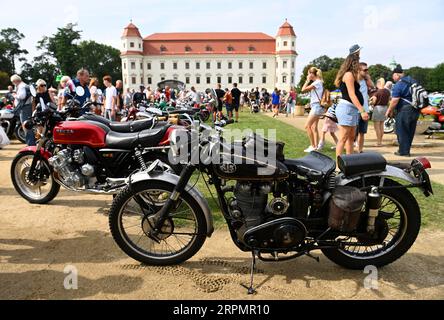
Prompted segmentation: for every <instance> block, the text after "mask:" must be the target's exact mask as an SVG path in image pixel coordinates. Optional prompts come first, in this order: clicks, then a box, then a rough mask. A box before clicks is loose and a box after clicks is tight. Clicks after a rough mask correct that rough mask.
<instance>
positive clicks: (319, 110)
mask: <svg viewBox="0 0 444 320" xmlns="http://www.w3.org/2000/svg"><path fill="white" fill-rule="evenodd" d="M324 113H325V110H324V108H323V107H322V106H321V105H320V104H319V103H314V104H312V105H311V111H310V115H311V116H316V117H320V116H323V115H324Z"/></svg>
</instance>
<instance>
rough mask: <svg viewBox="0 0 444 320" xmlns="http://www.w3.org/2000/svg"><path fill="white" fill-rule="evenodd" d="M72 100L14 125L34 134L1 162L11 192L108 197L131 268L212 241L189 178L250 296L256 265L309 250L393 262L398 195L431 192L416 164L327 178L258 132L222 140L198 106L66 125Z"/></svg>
mask: <svg viewBox="0 0 444 320" xmlns="http://www.w3.org/2000/svg"><path fill="white" fill-rule="evenodd" d="M76 94H77V95H78V96H81V95H82V90H81V88H78V90H76ZM75 100H76V97H75V96H74V97H72V99H71V101H70V102H69V103H68V107H67V108H66V110H64V111H62V112H60V111H57V108H56V106H54V105H51V104H49V105H47V106H38V107H37V110H36V112H35V113H34V115H33V118H32V120H31V121H30V122H28V123H26V128H27V129H32V128H35V129H36V131H37V132H39V135H40V137H39V141H38V145H37V146H36V147H27V148H24V149H23V150H21V151H20V152H19V154H18V155H17V156H16V158H15V159H14V161H13V163H12V166H11V178H12V181H13V184H14V187H15V189H16V191H17V192H18V193H19V194H20V195H21V196H22V197H23V198H24V199H26V200H27V201H29V202H31V203H37V204H46V203H49V202H50V201H51V200H53V199H54V198H55V197H56V196H57V194H58V192H59V190H60V186H62V187H64V188H66V189H68V190H71V191H75V192H83V193H95V194H96V193H101V194H110V195H114V196H115V198H114V201H113V204H112V207H111V210H110V214H109V224H110V230H111V233H112V235H113V238H114V240H115V241H116V243H117V245H118V246H119V247H120V248H121V249H122V250H123V251H124V252H125V253H126V254H128V255H129V256H130V257H132V258H133V259H135V260H137V261H140V262H141V263H144V264H149V265H155V266H165V265H175V264H180V263H183V262H185V261H187V260H189V259H190V258H191V257H193V256H194V255H195V254H196V253H197V252H198V251H199V250H200V249H201V248H202V246H203V245H204V242H205V241H206V239H207V238H209V237H211V235H212V234H213V231H214V226H213V212H212V211H211V209H210V207H209V205H208V202H207V200H206V198H205V197H204V196H203V195H202V192H201V191H200V190H198V188H197V187H196V186H195V185H194V186H193V185H191V183H190V180H191V178H192V177H196V175H199V177H200V179H203V181H204V182H205V184H206V185H207V187H208V188H210V186H211V187H212V189H213V190H215V191H216V198H217V202H218V205H219V208H220V210H221V212H222V214H223V217H224V218H225V220H226V223H227V226H228V229H229V232H230V235H231V238H232V240H233V242H234V244H235V245H236V246H237V247H238V248H239V249H240V250H241V251H244V252H251V253H252V264H251V284H250V287H249V290H248V293H250V294H252V293H254V292H255V290H254V286H253V275H254V271H255V266H256V259H260V260H262V261H266V262H279V261H286V260H290V259H295V258H298V257H301V256H308V257H312V258H314V259H318V258H315V257H314V256H313V255H312V252H314V251H318V250H320V251H322V253H323V254H324V255H325V256H326V257H327V258H328V259H330V260H332V261H333V262H335V263H337V264H338V265H341V266H343V267H345V268H349V269H363V268H365V267H366V266H368V265H374V266H377V267H382V266H385V265H387V264H390V263H392V262H394V261H396V260H397V259H399V258H400V257H402V256H403V255H404V254H405V253H406V252H407V251H408V250H409V249H410V248H411V246H412V245H413V243H414V242H415V240H416V238H417V235H418V232H419V229H420V225H421V211H420V208H419V206H418V202H417V200H416V199H415V197H414V196H413V195H412V194H411V193H410V191H408V189H409V188H418V189H420V190H422V192H423V193H424V195H425V196H426V197H428V196H430V195H432V194H433V190H432V186H431V183H430V179H429V176H428V173H427V169H430V168H431V165H430V163H429V162H428V160H427V159H425V158H419V159H415V160H414V161H413V162H412V163H411V165H408V166H394V165H390V164H388V163H387V162H386V160H385V159H384V158H383V157H382V156H381V155H379V154H373V153H367V154H359V155H352V156H342V157H340V158H339V159H338V166H339V171H338V172H337V169H336V162H335V161H334V160H332V159H330V158H329V157H327V156H325V155H322V154H320V153H317V152H312V153H311V154H309V155H308V156H306V157H305V158H302V159H287V158H286V157H285V153H284V146H285V145H284V144H283V143H276V142H273V141H268V140H267V139H265V138H263V137H261V136H258V135H254V134H253V135H249V136H246V137H244V138H243V140H242V141H226V140H225V139H224V135H223V133H224V129H222V128H220V127H213V128H212V127H210V126H208V125H205V124H204V123H203V122H202V121H201V120H204V119H202V118H201V115H202V113H201V112H202V110H203V109H202V108H199V110H200V111H197V110H195V113H191V112H189V109H190V108H181V107H180V106H178V105H176V106H175V107H174V110H173V109H170V110H161V109H160V108H159V107H157V108H154V106H152V105H146V106H145V109H142V108H141V107H142V106H139V110H130V112H129V114H128V115H127V119H125V120H127V121H126V122H120V123H114V122H110V121H107V120H106V119H104V118H102V117H100V116H97V115H95V114H92V113H85V114H84V115H81V116H78V117H76V116H77V115H78V114H77V113H78V112H79V111H81V110H82V108H83V109H88V108H89V107H90V106H91V105H92V103H90V102H89V103H87V104H86V105H85V106H79V105H78V104H77V103H76V101H75ZM80 113H82V112H80ZM196 114H197V116H196ZM196 154H198V155H199V156H198V157H197V159H198V160H197V161H196V157H195V155H196ZM203 155H207V157H205V156H203ZM170 159H173V160H176V159H181V160H182V161H180V162H177V161H170ZM209 159H219V160H220V161H208V160H209ZM270 159H272V160H273V161H271V160H270ZM97 245H100V244H97Z"/></svg>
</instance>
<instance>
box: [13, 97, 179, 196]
mask: <svg viewBox="0 0 444 320" xmlns="http://www.w3.org/2000/svg"><path fill="white" fill-rule="evenodd" d="M68 112H69V111H68ZM65 119H66V115H65V114H64V113H63V112H62V113H61V112H58V111H57V107H56V106H55V105H51V104H49V105H48V107H46V108H45V110H41V108H40V107H39V108H38V109H37V111H36V112H35V113H34V115H33V119H32V120H31V121H29V122H28V123H26V124H25V125H26V127H27V129H30V128H32V127H34V126H38V127H39V128H40V131H41V133H40V136H41V137H40V140H39V142H38V145H37V146H36V147H27V148H24V149H22V150H21V151H20V152H19V154H18V155H17V156H16V157H15V159H14V161H13V162H12V166H11V178H12V182H13V184H14V188H15V189H16V191H17V192H18V193H19V194H20V195H21V196H22V197H23V198H24V199H26V200H27V201H29V202H30V203H37V204H45V203H48V202H50V201H51V200H53V199H54V198H55V197H56V196H57V194H58V193H59V190H60V186H63V187H65V188H66V189H68V190H71V191H76V192H86V193H101V194H115V193H117V192H118V191H119V190H120V189H121V188H122V187H124V186H125V183H124V182H125V178H127V177H128V176H129V175H130V174H132V173H134V172H135V171H137V170H140V169H144V170H146V169H147V168H148V167H149V165H150V164H151V163H153V162H155V161H156V160H160V161H162V163H164V164H165V165H164V169H165V170H166V171H175V172H176V173H177V172H180V169H181V168H179V167H178V166H173V165H171V166H168V164H169V161H168V153H167V150H169V148H170V147H169V144H170V140H169V137H170V134H171V133H172V131H173V130H174V128H175V127H174V126H172V125H171V124H166V123H160V124H158V125H156V124H155V123H153V125H152V127H153V129H149V130H141V128H142V127H143V123H141V124H142V125H134V123H125V124H121V125H120V127H119V128H114V129H116V130H120V131H121V132H115V131H112V128H113V127H114V126H116V125H117V126H119V124H115V125H113V124H112V123H101V122H97V121H90V120H88V119H83V120H75V121H65ZM91 120H94V119H91ZM152 121H156V120H155V119H153V120H152ZM145 125H146V124H145ZM123 126H124V127H123ZM135 130H138V131H135ZM129 131H134V132H129Z"/></svg>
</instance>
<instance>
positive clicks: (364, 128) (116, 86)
mask: <svg viewBox="0 0 444 320" xmlns="http://www.w3.org/2000/svg"><path fill="white" fill-rule="evenodd" d="M361 49H362V48H361V47H360V46H358V45H355V46H353V47H352V48H350V52H349V55H348V56H347V58H346V59H345V61H344V63H343V64H342V66H341V68H340V70H339V72H338V74H337V77H336V81H335V85H336V86H337V87H338V88H339V90H340V91H341V99H340V100H339V101H338V103H337V104H335V105H334V107H333V106H332V105H333V104H332V101H331V95H330V92H329V91H328V90H326V89H325V88H324V82H323V75H322V71H321V70H320V69H318V68H316V67H312V68H310V69H309V70H308V74H307V75H306V82H305V83H304V85H303V86H302V88H301V93H307V94H308V95H309V97H310V110H311V111H310V114H309V117H308V120H307V123H306V132H307V135H308V138H309V140H310V146H309V147H308V148H307V149H305V152H307V153H309V152H312V151H321V150H323V148H324V146H325V141H326V135H327V134H330V135H331V136H332V138H333V139H334V141H335V143H336V146H335V149H336V154H337V156H340V155H341V154H342V153H343V152H344V150H345V152H346V153H347V154H352V153H354V152H355V148H356V149H357V150H356V151H357V152H360V153H362V152H363V149H364V141H365V135H366V134H367V132H368V123H369V120H370V115H371V116H372V120H373V123H374V127H375V132H376V137H377V143H376V145H375V147H381V146H382V145H383V136H384V121H385V120H386V119H387V118H388V117H393V116H394V113H395V112H396V121H397V125H396V130H397V131H396V133H397V136H398V141H399V150H398V151H397V152H396V155H398V156H410V149H411V145H412V142H413V137H414V134H415V129H416V122H417V120H418V117H419V112H418V110H416V109H415V108H413V107H412V106H411V103H410V102H411V101H412V96H411V92H410V85H411V84H412V83H415V80H414V79H412V78H410V77H408V76H405V74H404V71H403V70H402V67H401V66H398V67H397V68H396V69H395V70H394V71H393V81H394V82H395V83H396V84H395V85H394V84H393V82H391V81H388V82H386V81H385V79H378V80H377V81H376V85H375V84H374V82H373V81H372V79H371V77H370V75H369V69H368V65H367V64H366V63H365V62H362V61H360V52H361ZM101 80H102V86H101V84H100V81H99V79H98V78H95V77H93V78H91V77H90V73H89V72H88V70H85V69H81V70H79V71H78V72H77V77H76V78H74V79H71V78H70V77H68V76H64V77H62V78H61V79H60V83H59V88H58V89H54V88H48V87H47V83H46V82H45V81H44V80H42V79H40V80H38V81H37V82H36V91H37V96H36V98H35V99H32V96H31V93H30V90H29V86H28V85H26V84H25V83H24V82H23V81H22V79H21V78H20V76H18V75H13V76H12V77H11V83H12V84H13V85H14V86H15V90H14V87H13V86H9V87H8V92H7V93H6V95H5V96H4V97H3V98H2V99H0V107H3V106H4V105H7V104H13V105H14V106H15V109H16V112H17V113H18V114H19V115H20V119H21V122H22V123H24V122H25V121H26V120H28V119H29V118H30V117H31V115H32V112H33V111H34V109H35V107H36V103H44V104H45V105H46V104H47V103H55V104H57V106H58V108H59V110H61V109H63V107H64V106H65V105H66V103H67V101H68V100H69V99H70V98H72V97H73V96H75V92H76V88H77V87H82V88H83V89H84V92H85V93H84V94H83V95H82V96H76V99H77V100H78V101H79V102H80V104H81V105H83V104H84V103H85V102H86V101H92V102H97V103H98V104H97V107H96V108H95V109H94V110H91V111H93V112H95V113H96V114H99V115H102V116H104V117H105V118H107V119H109V120H112V121H113V120H118V119H119V115H120V114H121V112H122V111H123V110H128V109H129V108H130V107H131V106H137V105H138V104H139V103H141V102H147V103H170V102H172V101H175V100H177V99H184V100H188V101H190V103H191V105H194V106H199V105H200V104H201V103H203V102H204V101H209V100H212V101H213V102H214V103H213V105H214V108H213V121H217V119H222V118H224V117H225V116H224V109H225V111H226V115H227V117H228V119H229V120H230V121H233V122H238V121H239V111H240V110H243V108H244V106H247V107H248V108H250V109H251V111H252V112H253V111H255V112H258V111H260V110H262V111H263V112H267V111H271V112H273V117H278V116H279V114H280V113H284V114H285V115H286V116H287V117H288V116H289V115H294V114H295V106H296V101H297V97H298V94H297V91H296V88H294V87H292V88H291V89H290V91H289V92H286V91H281V90H279V89H278V88H276V89H275V90H274V91H273V92H272V93H271V94H270V93H269V92H268V91H267V89H261V90H259V88H253V89H252V90H251V91H248V90H247V91H245V92H242V91H241V90H239V88H238V84H236V83H234V84H233V86H232V88H231V89H229V88H226V89H222V85H221V84H218V85H217V87H216V88H214V89H207V90H206V91H205V92H203V93H200V92H197V91H196V89H195V88H194V87H191V88H190V89H189V90H187V89H185V88H183V89H172V88H169V87H165V88H164V89H162V88H156V89H154V90H153V89H152V88H151V87H150V86H147V87H145V86H143V85H141V86H140V88H139V91H135V90H131V89H129V88H127V89H126V90H125V91H124V88H123V82H122V81H121V80H117V81H116V82H115V83H113V79H112V78H111V77H110V76H105V77H103V79H101ZM100 87H102V88H105V89H104V92H103V91H102V90H100V89H99V88H100ZM205 99H207V100H205ZM329 114H330V115H331V114H333V117H331V116H328V115H329ZM321 119H325V121H324V123H323V127H322V130H321V132H320V130H319V123H320V120H321ZM26 132H27V134H26V143H27V144H28V145H30V146H32V145H35V138H34V135H33V133H32V132H31V131H26Z"/></svg>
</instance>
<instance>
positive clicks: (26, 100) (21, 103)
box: [11, 74, 35, 146]
mask: <svg viewBox="0 0 444 320" xmlns="http://www.w3.org/2000/svg"><path fill="white" fill-rule="evenodd" d="M11 82H12V84H14V85H15V91H16V92H17V94H16V95H15V101H14V107H15V111H16V114H19V115H20V122H21V124H22V126H23V129H24V130H25V132H26V144H27V145H28V146H35V136H34V131H33V130H26V128H25V126H24V123H25V121H28V120H29V119H31V117H32V95H31V91H30V90H29V86H28V85H27V84H26V83H24V82H23V81H22V78H20V76H18V75H16V74H15V75H13V76H12V77H11Z"/></svg>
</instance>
